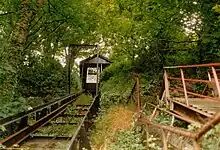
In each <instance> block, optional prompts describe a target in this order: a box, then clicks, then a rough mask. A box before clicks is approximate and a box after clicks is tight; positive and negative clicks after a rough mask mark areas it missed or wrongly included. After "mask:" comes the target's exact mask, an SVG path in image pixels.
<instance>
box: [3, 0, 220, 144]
mask: <svg viewBox="0 0 220 150" xmlns="http://www.w3.org/2000/svg"><path fill="white" fill-rule="evenodd" d="M219 40H220V3H219V1H210V0H202V1H201V0H126V1H125V0H74V1H73V0H17V1H16V0H6V1H2V2H0V118H4V117H7V116H10V115H13V114H16V113H18V112H21V111H25V110H27V108H28V106H32V107H33V106H36V105H39V104H42V103H45V102H47V101H50V100H51V99H53V98H55V97H60V96H63V95H65V94H66V90H67V76H66V74H67V68H66V65H65V64H66V59H67V53H68V51H71V52H70V53H71V56H72V57H71V70H72V72H71V73H72V79H71V84H72V89H71V91H72V92H75V91H77V90H79V89H80V79H79V76H78V71H77V69H75V67H76V66H77V65H74V60H75V58H77V57H82V56H84V57H87V56H89V55H91V54H93V53H95V52H96V51H95V50H94V49H90V50H89V51H85V50H80V49H78V48H75V47H74V48H73V47H72V50H68V49H67V48H66V47H67V45H68V44H77V43H87V44H99V52H100V54H103V55H104V54H107V55H108V56H109V58H110V59H111V60H112V61H113V62H114V63H113V64H112V65H111V66H110V67H108V68H107V69H106V70H105V72H104V74H103V76H102V83H101V93H102V95H101V105H102V109H104V110H106V111H107V108H109V107H111V106H112V105H115V104H126V103H127V102H128V101H129V99H128V97H129V95H130V92H131V90H132V88H133V85H134V80H135V74H136V73H139V74H140V75H141V83H142V87H141V89H142V90H141V92H142V98H143V102H144V101H151V102H156V101H157V100H158V99H157V96H158V93H159V90H160V87H161V80H162V75H163V67H164V66H167V65H183V64H196V63H200V64H201V63H210V62H219V61H220V43H219ZM174 74H176V72H174ZM190 74H193V75H195V74H196V75H198V76H200V75H201V74H200V73H199V70H194V71H192V72H190ZM192 89H193V91H198V92H201V89H203V85H201V84H200V85H196V86H194V87H192ZM162 118H163V119H164V118H166V117H164V116H163V117H162ZM162 118H160V119H161V120H162ZM160 119H159V121H160ZM162 121H169V120H162ZM125 135H131V136H133V132H132V131H131V132H130V131H128V133H127V132H126V131H125V132H124V133H123V134H121V135H119V136H118V137H121V136H122V137H123V136H125ZM134 137H135V136H134ZM207 138H208V137H207ZM125 141H126V140H125ZM213 141H215V140H213Z"/></svg>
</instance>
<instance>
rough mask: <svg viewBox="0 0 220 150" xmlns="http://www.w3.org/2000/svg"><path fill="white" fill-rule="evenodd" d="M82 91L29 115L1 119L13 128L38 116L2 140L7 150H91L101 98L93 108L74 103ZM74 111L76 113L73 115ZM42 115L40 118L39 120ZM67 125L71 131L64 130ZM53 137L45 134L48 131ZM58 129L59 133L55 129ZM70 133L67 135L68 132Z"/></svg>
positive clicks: (0, 122)
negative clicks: (90, 133)
mask: <svg viewBox="0 0 220 150" xmlns="http://www.w3.org/2000/svg"><path fill="white" fill-rule="evenodd" d="M82 93H83V92H80V93H77V94H74V95H70V96H67V97H64V98H61V99H59V100H55V101H53V102H50V103H47V104H44V105H41V106H39V107H36V108H34V109H33V110H30V111H28V112H24V113H20V114H17V115H15V116H12V117H8V118H5V119H2V120H0V125H10V124H12V123H14V122H17V121H19V120H22V119H24V118H26V119H27V118H28V117H30V116H32V117H33V116H35V117H33V118H35V119H36V120H35V121H34V122H32V123H31V124H30V123H29V124H27V125H26V126H25V127H23V128H22V129H20V130H18V131H17V132H15V133H13V134H11V135H10V136H8V137H7V138H5V139H3V140H1V141H0V144H1V145H3V146H4V148H0V149H2V150H4V149H5V150H6V149H11V150H13V149H22V150H25V149H29V150H31V149H33V150H34V149H36V150H41V149H42V150H43V149H48V150H50V149H57V150H58V149H60V150H61V149H62V150H63V149H67V150H76V149H83V148H86V149H88V150H89V149H91V146H90V144H89V141H88V138H87V131H88V129H89V128H90V127H91V126H92V118H94V117H95V116H96V115H97V112H98V108H99V97H98V95H97V96H95V97H94V98H93V100H92V102H91V104H90V105H88V104H87V105H77V104H75V103H74V102H75V101H76V99H77V98H78V97H79V96H80V95H81V94H82ZM68 109H70V110H74V111H75V113H71V111H68ZM39 116H40V117H39ZM65 126H67V127H68V128H67V129H68V130H67V131H65ZM48 128H49V129H50V130H48V131H49V133H50V134H47V135H42V133H43V132H44V130H45V129H48ZM55 128H56V129H59V131H60V132H59V134H60V133H61V134H60V135H59V134H57V133H55V131H54V129H55ZM64 132H65V133H67V134H65V133H64Z"/></svg>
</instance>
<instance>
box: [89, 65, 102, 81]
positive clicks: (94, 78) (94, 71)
mask: <svg viewBox="0 0 220 150" xmlns="http://www.w3.org/2000/svg"><path fill="white" fill-rule="evenodd" d="M99 75H100V69H98V78H99ZM86 83H97V68H87V76H86Z"/></svg>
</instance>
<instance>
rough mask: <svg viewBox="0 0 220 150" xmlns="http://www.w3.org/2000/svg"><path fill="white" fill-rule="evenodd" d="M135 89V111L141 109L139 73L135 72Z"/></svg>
mask: <svg viewBox="0 0 220 150" xmlns="http://www.w3.org/2000/svg"><path fill="white" fill-rule="evenodd" d="M136 83H137V84H136V90H137V112H138V113H139V112H140V110H141V94H140V75H139V74H136Z"/></svg>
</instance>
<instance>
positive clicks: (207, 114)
mask: <svg viewBox="0 0 220 150" xmlns="http://www.w3.org/2000/svg"><path fill="white" fill-rule="evenodd" d="M171 101H172V102H174V103H177V104H179V105H181V106H184V107H186V108H188V109H191V110H193V111H195V112H198V113H200V114H202V115H204V116H207V117H210V118H212V117H213V115H212V114H210V113H206V112H204V111H202V110H199V109H197V108H194V107H191V106H187V105H186V104H183V103H181V102H179V101H177V100H175V99H172V100H171Z"/></svg>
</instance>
